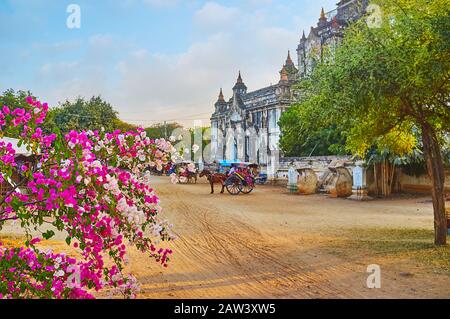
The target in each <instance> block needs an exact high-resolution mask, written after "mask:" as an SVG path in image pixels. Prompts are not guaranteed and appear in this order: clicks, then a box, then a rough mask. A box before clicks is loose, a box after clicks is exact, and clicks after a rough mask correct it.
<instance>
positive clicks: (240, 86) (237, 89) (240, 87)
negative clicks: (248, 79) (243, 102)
mask: <svg viewBox="0 0 450 319" xmlns="http://www.w3.org/2000/svg"><path fill="white" fill-rule="evenodd" d="M233 92H234V93H237V94H246V93H247V86H246V85H245V84H244V81H243V80H242V76H241V71H239V76H238V78H237V80H236V84H235V85H234V87H233Z"/></svg>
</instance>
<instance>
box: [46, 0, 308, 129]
mask: <svg viewBox="0 0 450 319" xmlns="http://www.w3.org/2000/svg"><path fill="white" fill-rule="evenodd" d="M145 1H146V2H147V3H148V4H150V5H156V6H157V5H161V4H162V3H163V2H164V3H165V4H166V5H168V4H171V5H176V4H177V1H176V0H172V1H169V2H170V3H167V1H162V0H145ZM247 1H249V3H250V5H253V4H252V3H251V2H252V1H254V0H247ZM267 3H270V0H268V1H267ZM273 14H274V13H273V12H270V11H269V10H268V9H267V8H264V7H260V8H259V9H258V10H253V11H247V10H239V9H238V8H235V7H226V6H223V5H220V4H217V3H214V2H208V3H206V4H205V5H203V6H202V7H200V8H199V9H198V10H197V12H196V13H195V14H194V15H193V22H194V25H195V26H196V29H195V32H196V33H197V34H195V37H194V38H195V39H196V40H193V41H192V43H191V45H190V46H189V47H188V48H187V49H186V50H184V52H179V53H176V54H175V53H170V54H169V53H158V52H150V51H149V50H148V49H146V48H143V47H141V46H139V45H136V44H132V43H128V42H127V41H128V40H127V39H120V38H116V37H113V36H111V35H108V34H103V35H94V36H92V37H91V38H90V39H89V41H88V42H87V43H88V45H89V47H88V49H87V50H86V51H85V53H84V54H85V56H83V57H82V58H81V59H80V60H79V61H77V62H67V65H64V63H60V64H52V63H47V64H46V65H44V66H43V67H42V69H41V71H40V77H42V78H44V81H45V82H46V83H45V84H46V85H49V83H53V84H54V85H53V86H52V90H51V91H50V92H44V93H45V97H46V98H48V99H50V100H49V102H51V103H52V104H56V102H57V101H62V100H65V99H66V98H75V97H76V96H78V95H81V96H85V97H89V96H91V95H98V94H101V95H102V96H103V97H104V98H105V99H106V100H107V101H109V102H110V103H111V104H112V105H114V106H115V107H116V108H117V109H118V111H119V112H120V115H121V117H122V119H124V120H126V121H129V122H133V123H135V124H142V125H149V124H151V123H152V121H157V120H178V121H180V122H184V123H185V124H188V125H189V124H192V122H191V121H188V119H193V118H194V117H195V118H201V119H203V120H204V121H205V123H207V124H209V123H208V122H207V119H208V118H209V116H210V114H211V113H212V111H213V104H214V102H215V101H216V99H217V95H218V92H219V89H220V88H221V87H223V89H224V94H225V95H226V97H227V98H230V97H231V88H232V87H233V85H234V83H235V80H236V77H237V72H238V70H241V71H242V75H243V78H244V81H245V83H246V84H247V86H248V87H249V90H256V89H259V88H261V87H264V86H267V85H270V84H271V83H276V82H278V80H279V73H278V72H279V70H280V69H281V67H282V64H283V63H284V61H285V59H286V54H287V50H288V49H291V54H292V58H293V59H294V60H295V56H296V53H295V48H296V45H297V42H298V40H299V37H300V30H295V29H293V30H291V29H285V28H281V27H276V23H273V21H272V18H273ZM291 19H293V18H291ZM197 39H199V40H197ZM123 52H128V53H127V55H126V56H123ZM119 53H120V54H119ZM115 57H116V58H115ZM43 91H44V90H43Z"/></svg>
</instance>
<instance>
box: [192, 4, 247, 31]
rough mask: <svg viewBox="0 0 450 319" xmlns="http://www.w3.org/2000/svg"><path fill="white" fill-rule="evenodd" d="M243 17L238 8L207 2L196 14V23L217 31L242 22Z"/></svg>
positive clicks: (206, 28)
mask: <svg viewBox="0 0 450 319" xmlns="http://www.w3.org/2000/svg"><path fill="white" fill-rule="evenodd" d="M241 18H243V17H242V14H241V12H240V10H239V9H238V8H235V7H226V6H223V5H221V4H218V3H216V2H207V3H206V4H205V5H204V6H203V7H202V8H201V9H199V10H198V11H197V12H196V13H195V14H194V23H195V24H196V25H197V26H199V27H201V28H203V29H205V30H209V31H217V30H223V29H225V28H228V29H230V28H232V27H233V26H235V25H236V24H241V21H240V19H241Z"/></svg>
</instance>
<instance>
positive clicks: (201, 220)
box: [5, 177, 450, 299]
mask: <svg viewBox="0 0 450 319" xmlns="http://www.w3.org/2000/svg"><path fill="white" fill-rule="evenodd" d="M152 186H154V187H155V188H156V189H157V191H158V195H159V196H160V198H161V201H162V206H163V207H164V211H163V215H164V217H166V218H168V219H169V220H170V221H171V222H172V223H173V224H174V232H175V233H176V235H177V236H178V239H177V240H176V241H175V242H173V243H172V245H171V247H172V248H173V250H174V255H173V256H172V258H171V262H170V265H169V268H167V269H163V268H162V267H160V266H159V265H157V264H156V263H154V262H153V261H152V260H150V259H148V258H147V257H146V256H144V255H142V254H140V253H138V252H135V251H133V250H132V251H131V252H130V265H129V267H128V268H129V270H130V271H131V272H132V273H133V274H135V275H136V276H137V277H138V280H139V281H140V283H141V288H142V291H141V294H140V295H139V297H140V298H186V299H192V298H397V297H399V298H419V297H422V298H450V272H449V268H446V267H442V265H441V264H440V263H436V264H432V263H431V264H429V263H428V264H427V263H425V262H423V261H421V260H418V259H416V258H414V257H411V256H410V255H408V254H404V253H390V254H386V253H380V251H379V250H377V249H375V248H374V249H372V248H371V246H370V245H371V241H365V240H364V236H365V235H366V234H367V233H369V232H373V231H374V232H377V231H379V230H380V231H383V230H386V231H387V232H388V233H389V231H391V230H392V229H394V230H396V229H399V230H401V231H404V230H406V231H409V230H411V232H412V233H414V232H415V231H418V232H422V231H424V232H425V233H429V234H431V235H430V238H425V240H426V241H427V240H428V241H429V242H430V243H431V242H432V228H433V214H432V206H431V203H430V202H429V201H427V200H426V198H402V199H393V200H377V201H372V202H353V201H350V200H345V199H331V198H328V197H326V196H323V195H313V196H300V195H290V194H287V193H286V192H285V190H284V189H282V188H278V187H271V186H259V187H257V189H255V191H254V192H253V193H252V194H250V195H240V196H236V197H232V196H231V195H228V194H214V195H210V194H209V185H207V184H206V183H205V181H204V180H203V181H202V180H201V181H200V183H199V184H197V185H172V184H170V181H169V179H168V178H166V177H153V184H152ZM6 230H7V229H5V231H6ZM9 232H11V233H14V229H13V228H11V229H9ZM406 234H407V235H406V236H408V234H409V233H408V232H406ZM403 239H404V238H403ZM406 240H407V241H408V244H409V240H408V238H406ZM414 240H415V239H411V241H414ZM360 242H361V243H362V242H364V243H365V245H363V246H359V245H354V243H360ZM431 246H432V245H431ZM412 247H413V249H416V247H415V246H412ZM439 253H440V255H439V256H440V257H439V258H441V259H442V258H443V259H447V260H448V259H450V247H445V248H443V249H442V250H440V251H439ZM370 264H378V265H380V267H381V276H382V277H381V278H382V287H381V289H368V288H367V286H366V280H367V277H368V276H369V274H368V273H367V266H368V265H370Z"/></svg>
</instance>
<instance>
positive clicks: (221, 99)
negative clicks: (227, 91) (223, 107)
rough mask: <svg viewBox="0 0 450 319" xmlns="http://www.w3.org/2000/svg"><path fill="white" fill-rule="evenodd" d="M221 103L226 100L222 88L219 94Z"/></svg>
mask: <svg viewBox="0 0 450 319" xmlns="http://www.w3.org/2000/svg"><path fill="white" fill-rule="evenodd" d="M219 102H225V98H224V96H223V91H222V88H220V93H219Z"/></svg>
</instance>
